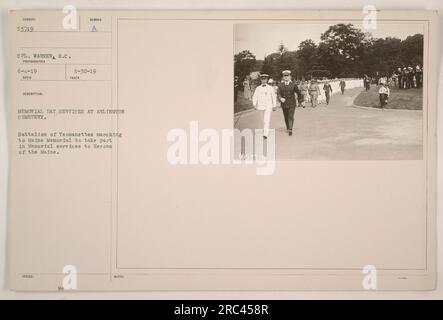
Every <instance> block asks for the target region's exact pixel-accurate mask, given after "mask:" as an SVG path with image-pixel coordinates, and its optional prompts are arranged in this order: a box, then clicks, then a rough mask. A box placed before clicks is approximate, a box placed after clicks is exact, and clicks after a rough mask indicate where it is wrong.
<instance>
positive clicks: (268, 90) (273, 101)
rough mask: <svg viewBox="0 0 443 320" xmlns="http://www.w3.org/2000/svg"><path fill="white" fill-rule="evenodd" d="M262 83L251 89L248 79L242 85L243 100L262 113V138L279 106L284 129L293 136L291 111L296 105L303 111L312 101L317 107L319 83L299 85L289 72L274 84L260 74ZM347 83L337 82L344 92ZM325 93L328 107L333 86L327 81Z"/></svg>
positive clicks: (283, 74) (324, 84) (267, 131)
mask: <svg viewBox="0 0 443 320" xmlns="http://www.w3.org/2000/svg"><path fill="white" fill-rule="evenodd" d="M260 82H261V84H260V85H259V86H257V87H256V88H251V84H250V80H249V79H248V78H246V79H245V81H244V82H243V87H244V90H243V94H244V98H246V99H249V100H252V104H253V106H254V108H255V109H256V110H260V111H262V112H263V125H264V130H263V137H264V139H267V136H268V133H269V126H270V121H271V113H272V111H273V110H275V109H276V108H277V107H281V108H282V111H283V116H284V119H285V124H286V130H287V133H288V135H289V136H292V127H293V124H294V111H295V108H296V106H297V103H298V104H299V105H300V106H301V107H303V108H305V107H306V105H307V102H309V101H310V102H311V106H312V107H313V108H315V107H317V106H318V105H319V103H318V97H319V96H320V94H321V92H320V84H319V82H318V81H317V80H316V79H313V80H311V81H309V82H308V81H304V80H303V81H300V82H298V83H296V82H294V81H292V79H291V71H290V70H284V71H282V80H281V81H280V82H277V81H274V80H273V79H271V78H270V76H269V75H267V74H260ZM345 86H346V83H345V81H343V80H342V81H341V82H340V88H341V91H342V93H344V89H345ZM323 90H324V91H325V97H326V105H328V104H329V101H330V97H331V95H332V87H331V85H330V83H329V82H328V81H326V82H324V83H323Z"/></svg>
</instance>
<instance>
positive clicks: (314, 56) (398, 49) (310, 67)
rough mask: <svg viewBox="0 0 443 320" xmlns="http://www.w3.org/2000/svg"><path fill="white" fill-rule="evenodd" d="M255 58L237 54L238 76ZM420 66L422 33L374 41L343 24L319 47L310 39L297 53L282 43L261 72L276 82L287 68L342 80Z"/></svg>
mask: <svg viewBox="0 0 443 320" xmlns="http://www.w3.org/2000/svg"><path fill="white" fill-rule="evenodd" d="M251 56H253V54H252V53H251V52H249V51H243V52H240V53H239V54H237V55H235V61H236V62H235V74H236V75H239V76H242V75H246V74H248V70H249V72H250V69H251V68H253V65H254V63H251V62H250V61H249V60H252V57H251ZM254 61H255V57H254ZM251 65H252V66H251ZM416 65H423V35H422V34H415V35H412V36H409V37H407V38H406V39H404V40H401V39H398V38H393V37H387V38H384V39H382V38H375V39H374V38H372V36H371V35H369V34H367V33H364V32H362V31H361V30H360V29H358V28H356V27H355V26H354V25H352V24H343V23H339V24H336V25H332V26H330V27H329V28H328V29H327V30H326V31H325V32H324V33H322V34H321V37H320V42H319V44H318V45H317V44H315V42H314V41H313V40H312V39H307V40H305V41H302V42H301V43H300V44H299V46H298V48H297V49H296V50H295V51H290V50H289V49H288V48H287V47H285V45H284V44H283V43H280V45H279V46H278V47H276V52H274V53H271V54H269V55H267V56H266V57H265V58H264V61H263V64H262V69H261V71H262V72H264V73H267V74H269V75H271V77H273V78H276V79H278V78H280V76H281V71H282V70H285V69H288V70H291V71H292V74H293V75H294V77H295V78H298V79H302V78H307V79H309V78H310V77H311V76H314V77H315V76H317V75H316V74H329V76H330V77H333V78H335V77H338V78H340V77H363V76H364V75H365V74H367V75H369V76H371V75H375V74H376V73H378V74H379V75H381V76H383V75H384V76H390V75H392V73H393V72H394V71H395V70H396V69H397V68H398V67H402V68H403V67H408V66H411V67H415V66H416Z"/></svg>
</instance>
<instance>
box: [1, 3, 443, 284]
mask: <svg viewBox="0 0 443 320" xmlns="http://www.w3.org/2000/svg"><path fill="white" fill-rule="evenodd" d="M66 16H67V13H63V12H61V11H26V10H24V11H12V12H11V13H10V17H9V18H10V30H9V34H10V49H11V51H10V72H11V74H10V76H11V77H10V90H11V91H10V93H11V95H10V97H11V101H10V104H9V105H10V120H11V122H10V138H9V139H10V140H9V141H10V154H11V158H10V160H11V161H10V164H11V171H10V189H9V190H10V193H9V208H10V226H9V227H10V230H9V235H10V237H9V244H10V250H9V253H10V254H9V262H10V287H11V288H12V289H15V290H69V289H75V290H190V291H192V290H365V287H364V286H363V285H362V283H364V281H365V279H366V278H365V277H366V276H367V275H368V273H371V270H373V268H374V269H375V270H376V283H377V290H430V289H433V288H434V285H435V258H436V252H435V174H436V159H435V156H436V145H435V143H436V141H435V135H436V127H435V123H436V73H435V69H436V68H435V67H436V65H437V61H436V51H437V50H436V40H437V34H436V32H437V28H436V23H437V15H436V13H434V12H424V11H410V12H403V11H402V12H400V11H392V12H390V11H387V12H385V11H381V12H378V18H377V19H378V23H379V25H380V28H381V29H382V28H383V26H386V25H387V27H386V30H388V31H386V32H387V34H389V30H390V29H389V28H390V27H392V25H394V26H396V27H398V28H400V29H401V28H406V29H405V30H406V31H405V33H407V32H409V31H408V29H407V28H411V30H412V29H414V28H418V30H422V33H423V36H424V40H423V89H422V90H423V107H422V110H420V111H416V110H413V111H411V110H383V111H382V110H376V111H373V110H369V111H368V110H366V109H360V108H356V107H352V106H349V105H348V104H347V102H346V103H345V104H344V105H343V106H344V107H346V109H343V112H346V117H347V118H346V122H344V123H343V124H337V127H338V128H340V127H341V128H345V127H346V125H347V124H349V121H354V120H352V117H360V118H361V117H365V118H368V119H373V120H369V121H374V124H376V125H377V126H389V128H390V129H389V130H390V131H389V132H390V134H391V136H390V138H391V140H392V141H390V142H386V141H384V140H382V139H383V137H377V136H374V135H370V134H368V133H367V131H365V130H363V129H361V128H360V129H359V128H358V127H357V128H355V129H353V130H355V131H354V132H352V133H353V134H356V135H359V140H358V141H363V142H364V144H363V146H362V145H361V144H358V143H357V142H356V141H355V140H354V141H353V142H352V143H353V144H349V145H346V147H343V145H342V144H339V142H337V141H340V139H339V138H337V139H336V140H334V141H331V142H330V144H327V145H325V144H324V140H320V139H321V138H322V136H321V134H320V133H319V131H318V130H320V129H318V130H317V131H308V134H307V135H306V136H303V131H302V128H303V123H300V122H299V120H298V119H306V120H305V123H308V122H309V121H312V122H309V123H312V124H315V123H316V121H320V120H318V119H324V120H322V121H325V125H328V126H329V124H330V123H334V121H335V122H337V123H339V122H338V121H340V119H344V118H338V115H341V113H338V115H336V114H335V113H331V114H329V113H328V112H334V109H331V108H332V107H333V106H335V105H334V104H333V103H338V102H337V101H345V100H338V99H345V97H348V96H347V95H346V96H345V95H344V96H343V97H340V93H337V94H336V95H333V96H332V98H331V99H332V100H331V105H330V107H331V108H329V109H323V110H325V111H324V112H323V111H322V109H314V108H312V110H311V109H304V108H298V109H296V110H295V117H294V134H293V136H292V137H291V138H294V140H287V139H289V138H288V136H287V134H286V132H284V131H285V130H284V129H280V127H278V125H275V124H276V123H277V121H280V120H277V119H278V117H279V116H281V111H280V110H276V111H274V112H273V113H272V118H271V128H272V127H275V129H276V131H275V132H276V133H275V143H276V157H275V159H276V161H275V163H273V164H272V166H271V165H270V163H267V164H268V165H269V166H270V167H268V168H272V170H271V171H270V172H268V173H269V174H258V173H259V171H260V170H259V169H260V168H262V169H263V168H266V165H263V164H258V163H255V162H254V161H252V163H245V162H244V161H243V162H242V161H240V160H238V159H232V154H233V153H232V151H233V149H235V148H234V147H233V146H232V145H231V146H228V147H229V148H231V149H230V150H231V154H230V155H226V150H225V149H224V146H225V143H224V142H223V132H228V131H229V130H231V129H234V128H237V129H245V128H249V127H251V128H252V127H254V128H255V127H256V126H255V124H254V121H255V120H253V119H255V118H254V117H255V116H256V114H255V113H254V112H255V111H251V112H249V113H244V114H240V113H237V112H235V110H234V102H233V100H234V99H233V79H234V67H233V55H234V54H236V53H238V52H239V51H241V50H243V49H245V48H243V47H242V44H241V43H242V41H241V39H240V38H241V37H240V36H239V35H240V33H241V32H245V33H246V34H247V32H248V31H242V30H241V28H242V27H243V28H244V27H245V26H249V25H251V26H254V25H255V26H257V25H258V26H262V25H265V26H269V28H267V29H266V30H269V29H270V28H271V27H270V26H271V25H272V26H275V25H282V24H284V25H288V26H289V27H291V25H294V24H295V25H298V26H299V27H300V29H302V28H308V27H309V26H312V25H315V24H320V23H321V24H324V25H325V26H329V25H334V24H336V23H339V21H340V22H341V21H344V22H347V23H354V24H355V25H361V23H362V22H361V21H362V19H363V15H362V13H360V12H352V11H341V12H340V11H339V12H301V11H298V12H295V11H285V12H283V11H272V12H266V11H257V12H251V11H249V12H248V11H243V12H241V11H219V12H217V11H211V12H202V11H199V12H191V11H183V12H178V11H174V12H173V11H169V12H168V11H81V10H79V11H77V12H76V16H75V17H76V18H75V19H74V20H70V21H68V20H66ZM73 21H74V22H75V23H74V24H75V28H72V29H66V24H67V26H69V27H72V23H73ZM64 23H65V24H64ZM289 27H288V28H289ZM258 28H259V27H258ZM312 28H313V29H314V27H312ZM414 30H416V29H414ZM249 32H250V34H254V30H252V31H249ZM313 32H314V31H313ZM250 39H253V38H252V36H251V38H250ZM251 41H253V40H251ZM279 41H280V39H277V40H276V43H277V44H278V43H279ZM246 42H247V41H246ZM248 45H250V46H253V44H245V46H248ZM257 50H258V49H257ZM266 53H267V54H269V53H271V52H266ZM257 58H261V57H257ZM414 67H415V66H414ZM294 80H295V79H294ZM347 81H348V89H347V90H349V91H348V92H347V93H346V94H351V92H354V91H351V90H355V92H356V94H357V91H358V90H363V88H360V87H359V86H358V85H356V87H355V88H351V87H350V84H351V83H353V82H352V81H363V80H355V79H354V80H347ZM337 86H338V85H337ZM321 87H322V88H323V85H322V86H321ZM335 87H336V84H334V88H335ZM352 98H354V96H352ZM352 100H353V99H352ZM352 100H350V101H352ZM334 101H335V102H334ZM340 103H341V102H340ZM343 103H344V102H343ZM338 104H339V103H338ZM351 104H352V103H351ZM388 105H389V103H388ZM337 108H338V107H337ZM335 110H338V109H335ZM360 110H361V111H362V112H363V113H359V111H360ZM310 111H312V112H316V113H312V112H311V113H310V114H308V113H307V112H310ZM303 112H304V113H303ZM337 112H341V111H340V110H339V111H337ZM365 112H368V113H365ZM381 112H384V113H385V116H380V114H381ZM408 112H409V113H408ZM240 115H241V117H240ZM257 117H258V116H257ZM325 117H328V118H325ZM348 117H349V118H348ZM360 118H359V119H360ZM257 119H259V120H260V121H261V119H262V118H259V117H258V118H257ZM388 120H389V121H390V122H389V121H388ZM355 121H357V120H355ZM381 121H385V122H383V123H381ZM388 122H389V123H388ZM406 124H411V126H413V128H412V129H411V128H410V127H406ZM260 125H261V124H260ZM281 126H284V124H283V121H281ZM320 127H322V126H320ZM297 128H298V129H297ZM346 128H347V127H346ZM392 128H394V129H395V128H397V129H398V130H393V129H392ZM205 129H206V130H207V131H205ZM208 129H209V130H208ZM224 130H225V131H224ZM279 130H280V131H279ZM297 130H298V131H297ZM349 130H350V129H349ZM344 132H345V130H343V131H342V132H341V133H342V134H344ZM405 132H412V134H410V135H408V136H407V137H406V135H405V134H404V133H405ZM335 134H336V135H339V134H340V132H339V133H335ZM348 134H349V132H348ZM365 134H367V137H364V136H363V137H361V135H365ZM180 135H181V136H182V138H183V141H186V144H185V145H184V146H183V145H181V146H180V148H182V149H180V148H179V149H180V150H181V151H183V150H186V155H185V156H184V158H179V157H178V158H177V157H175V155H176V153H175V152H173V151H177V150H178V149H172V148H173V147H174V146H177V145H178V144H176V143H177V141H181V140H174V139H175V138H177V137H179V136H180ZM202 135H203V136H204V135H206V140H205V139H203V138H202ZM327 135H328V133H327ZM208 137H212V140H211V141H215V140H217V141H218V147H217V150H218V155H219V161H212V162H211V163H209V164H206V163H205V159H206V158H205V154H206V153H205V152H203V151H202V149H204V148H205V146H206V147H207V146H208V144H205V143H204V142H205V141H206V142H207V141H209V138H208ZM331 137H332V135H331ZM339 137H342V136H340V135H339ZM255 138H256V139H255V141H257V140H260V139H261V137H260V139H258V138H257V137H255ZM199 139H200V141H199ZM297 139H299V140H297ZM308 139H312V140H313V142H312V143H311V142H309V143H306V144H305V145H303V142H304V141H308ZM377 139H379V140H377ZM268 140H271V139H270V138H268ZM260 141H261V140H260ZM294 141H296V142H294ZM318 141H321V142H322V143H323V144H320V143H319V144H318V145H316V144H315V143H316V142H318ZM380 141H381V142H380ZM411 141H413V142H411ZM417 141H418V142H417ZM294 144H295V145H296V146H297V148H295V147H294ZM298 146H302V147H298ZM293 148H294V149H293ZM212 151H214V149H213V150H212ZM268 151H269V149H268ZM211 156H212V158H211V159H212V160H217V159H216V158H217V157H215V156H214V153H212V154H211ZM171 159H178V160H177V161H179V163H171ZM180 159H181V160H183V159H185V161H184V162H180V161H181V160H180ZM206 160H207V159H206ZM234 160H237V162H239V161H240V162H241V163H236V162H235V161H234ZM268 160H269V157H268ZM368 266H369V269H368ZM371 266H372V267H373V268H372V267H371ZM365 272H366V273H365Z"/></svg>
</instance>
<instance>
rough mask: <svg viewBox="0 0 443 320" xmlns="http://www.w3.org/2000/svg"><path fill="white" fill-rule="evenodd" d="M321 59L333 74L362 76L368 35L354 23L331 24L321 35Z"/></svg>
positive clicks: (319, 49) (338, 75)
mask: <svg viewBox="0 0 443 320" xmlns="http://www.w3.org/2000/svg"><path fill="white" fill-rule="evenodd" d="M320 39H321V42H320V44H319V48H318V51H319V52H318V53H319V59H320V60H321V62H322V64H323V65H325V66H326V67H327V68H328V69H329V70H330V71H331V74H332V75H333V76H336V77H344V76H354V77H355V76H361V73H362V66H363V57H364V52H365V49H364V48H365V45H366V42H367V39H366V35H365V34H364V33H363V32H362V31H361V30H360V29H357V28H355V27H354V26H353V25H352V24H343V23H339V24H336V25H333V26H330V27H329V28H328V30H326V31H325V32H324V33H323V34H322V35H321V37H320Z"/></svg>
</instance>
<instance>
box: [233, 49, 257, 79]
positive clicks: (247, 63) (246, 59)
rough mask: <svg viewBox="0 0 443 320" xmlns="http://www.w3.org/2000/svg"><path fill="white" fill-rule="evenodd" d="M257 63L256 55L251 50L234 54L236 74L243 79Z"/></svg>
mask: <svg viewBox="0 0 443 320" xmlns="http://www.w3.org/2000/svg"><path fill="white" fill-rule="evenodd" d="M255 63H256V59H255V55H253V54H252V53H251V51H249V50H244V51H242V52H239V53H237V54H236V55H234V75H236V76H238V77H239V78H240V80H243V79H244V78H245V77H246V76H247V75H248V74H249V73H250V72H251V71H252V70H253V68H254V66H255Z"/></svg>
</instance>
